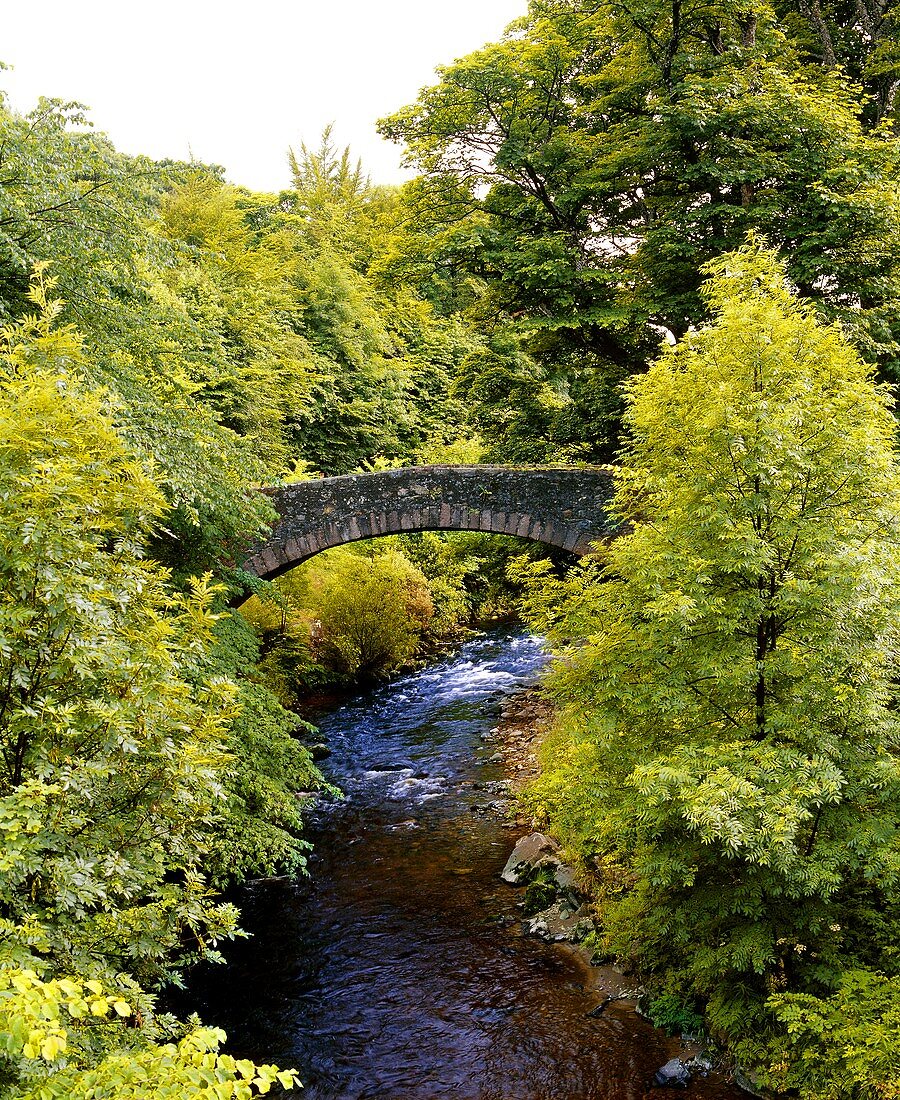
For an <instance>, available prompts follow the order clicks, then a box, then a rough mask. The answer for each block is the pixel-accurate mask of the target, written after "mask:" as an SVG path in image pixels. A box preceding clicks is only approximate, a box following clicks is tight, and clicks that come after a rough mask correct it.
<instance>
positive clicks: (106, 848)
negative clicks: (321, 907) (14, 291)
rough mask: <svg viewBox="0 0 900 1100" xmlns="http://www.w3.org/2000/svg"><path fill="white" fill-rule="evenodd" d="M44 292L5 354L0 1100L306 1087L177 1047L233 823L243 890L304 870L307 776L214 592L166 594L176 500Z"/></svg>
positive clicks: (192, 1038)
mask: <svg viewBox="0 0 900 1100" xmlns="http://www.w3.org/2000/svg"><path fill="white" fill-rule="evenodd" d="M31 298H32V300H33V303H34V304H35V305H36V306H37V307H38V308H39V313H37V314H33V315H28V316H26V318H25V319H24V320H23V321H21V322H20V323H18V324H17V325H14V326H9V327H7V328H6V329H5V330H4V331H3V333H2V338H0V340H2V342H0V575H2V584H0V683H2V685H3V686H2V689H0V833H2V840H3V843H2V846H0V1092H2V1094H3V1095H4V1096H9V1097H10V1098H11V1100H12V1098H16V1100H46V1098H48V1097H49V1098H52V1097H60V1098H62V1097H66V1098H70V1097H74V1098H77V1097H84V1098H85V1100H87V1098H88V1097H98V1096H110V1097H112V1096H121V1095H124V1094H125V1093H126V1092H127V1094H128V1095H129V1096H134V1097H139V1096H147V1097H150V1096H153V1097H157V1096H165V1095H171V1096H179V1097H182V1096H196V1097H198V1098H203V1097H209V1098H210V1100H212V1098H213V1097H234V1098H235V1100H238V1098H249V1097H251V1096H254V1095H258V1094H261V1093H264V1092H267V1091H269V1089H270V1087H271V1085H272V1084H273V1083H275V1082H276V1081H277V1082H280V1083H281V1084H282V1085H284V1086H285V1087H288V1088H290V1087H292V1086H293V1084H294V1082H295V1076H294V1074H293V1073H292V1072H290V1071H288V1072H281V1071H279V1070H278V1069H277V1068H276V1067H274V1066H265V1065H263V1066H254V1065H253V1063H251V1062H248V1061H242V1062H239V1061H235V1060H234V1059H233V1058H230V1057H229V1056H225V1055H219V1054H217V1049H218V1046H219V1043H220V1041H221V1040H222V1038H224V1036H223V1035H222V1034H221V1033H220V1032H215V1031H210V1030H207V1029H202V1028H200V1027H193V1028H192V1029H190V1030H189V1031H188V1032H186V1033H183V1034H182V1037H181V1038H180V1041H179V1042H178V1043H177V1044H174V1043H171V1042H163V1043H162V1044H161V1043H160V1040H165V1039H169V1038H172V1037H175V1036H176V1035H177V1034H178V1032H179V1030H181V1031H182V1032H184V1029H179V1027H178V1025H177V1022H176V1021H174V1020H173V1019H171V1018H169V1017H163V1016H159V1015H157V1014H156V1011H155V1005H154V999H153V997H152V995H149V994H148V993H147V992H145V990H146V989H157V988H159V987H160V986H161V985H163V984H164V983H166V982H172V981H176V982H177V981H179V980H180V976H181V972H182V970H183V968H184V967H185V966H186V965H189V964H191V963H192V962H194V961H197V960H199V959H212V960H215V959H217V958H218V957H219V956H218V954H217V951H216V945H217V943H218V942H219V941H220V940H222V939H223V938H227V937H231V936H233V935H235V934H236V933H237V931H238V930H237V924H236V921H237V912H236V910H235V909H234V907H233V906H232V905H228V904H223V903H222V902H220V901H219V900H218V899H217V898H216V896H215V895H214V893H213V892H212V891H211V890H210V889H209V887H208V885H207V878H206V875H205V867H204V864H205V863H207V862H211V861H212V860H213V857H214V855H215V851H216V845H217V844H218V845H219V848H220V850H221V848H222V846H223V845H224V844H225V843H226V841H227V837H226V840H223V839H222V838H221V836H219V837H218V839H217V840H215V841H214V840H213V838H214V837H217V834H219V833H220V830H221V829H222V826H223V823H224V825H225V832H226V834H227V832H228V829H229V828H230V829H232V830H235V829H236V828H237V827H238V826H239V825H240V826H243V833H242V837H241V843H240V844H238V843H237V842H234V841H233V844H232V848H233V852H232V864H231V867H230V873H231V874H232V875H234V874H236V873H237V874H240V873H247V871H248V869H249V868H255V867H257V866H260V865H262V866H268V865H269V864H271V863H272V862H273V861H275V860H283V861H284V862H290V861H291V860H293V861H294V862H295V863H296V862H298V859H299V855H298V853H299V851H300V850H302V845H300V844H299V843H298V842H297V840H296V838H295V836H292V835H290V834H289V833H288V832H287V830H288V829H294V830H295V831H296V829H298V828H299V818H298V815H297V810H296V807H292V817H291V819H290V820H289V821H286V820H285V818H286V816H287V814H286V811H285V808H284V807H285V803H286V802H287V799H288V795H287V792H286V790H285V788H284V786H283V784H284V782H285V779H284V776H280V777H278V778H277V779H276V776H275V774H274V769H275V768H277V767H278V766H282V767H284V766H288V765H294V764H296V765H300V766H301V767H305V778H312V779H314V778H315V773H314V769H312V768H311V767H310V765H309V760H308V757H307V756H306V755H305V754H302V753H299V752H291V751H290V749H292V748H293V744H292V742H291V741H290V737H289V734H288V731H289V730H290V728H291V725H292V723H290V722H285V718H286V717H287V716H286V715H284V714H283V712H282V713H278V712H277V708H276V705H275V704H274V701H272V704H271V705H269V706H268V711H267V710H266V704H267V699H266V698H265V695H264V693H262V691H261V689H260V691H259V692H257V693H255V694H253V693H248V691H247V689H245V688H244V687H243V686H242V689H241V691H240V693H238V699H237V701H236V699H235V696H236V688H235V685H234V684H233V683H231V682H230V681H229V680H227V679H226V678H224V677H223V676H222V675H221V668H219V669H214V668H211V667H210V660H209V657H208V655H207V654H208V649H209V646H210V644H211V641H212V637H213V630H214V628H215V625H216V620H217V616H216V615H215V614H214V613H213V610H212V601H213V598H214V596H215V595H216V589H215V588H213V587H212V586H211V584H210V582H209V578H208V577H207V578H204V579H202V580H196V579H195V580H193V581H192V582H191V584H190V588H189V591H188V592H187V593H182V594H178V593H175V594H173V592H172V590H171V588H170V586H169V584H168V579H169V578H168V575H167V574H166V572H165V571H164V570H163V569H162V568H160V566H159V565H157V564H155V563H153V562H150V561H148V560H146V559H145V558H144V547H145V544H146V542H147V540H148V538H149V536H150V535H151V534H152V532H153V531H154V529H155V528H156V526H157V525H158V523H159V522H160V520H161V518H162V517H163V515H164V513H165V511H166V505H165V501H164V498H163V496H162V494H161V493H160V492H159V490H158V488H157V486H156V485H155V484H154V482H153V481H152V480H151V479H150V478H148V476H147V474H146V472H145V471H144V469H143V467H142V464H141V462H140V461H139V460H138V458H137V457H136V456H135V455H134V453H133V452H132V451H131V450H130V449H129V447H128V446H127V445H126V443H125V442H124V440H123V438H122V436H121V435H120V434H119V433H118V432H117V431H116V429H115V427H114V426H113V423H112V420H111V417H110V412H111V411H112V410H114V409H115V403H114V401H113V400H112V399H111V398H110V397H109V396H108V395H104V394H103V393H97V392H95V391H94V390H93V388H92V387H90V386H89V385H87V384H86V383H85V381H84V378H83V375H84V374H86V373H87V371H86V358H85V355H84V352H83V348H82V342H81V340H80V338H79V337H78V336H77V334H76V333H75V332H74V331H72V330H71V329H69V328H65V327H64V328H61V329H57V330H56V331H54V330H53V328H52V326H51V322H52V320H53V318H54V317H55V316H57V315H58V313H59V309H60V307H59V305H58V303H50V302H48V300H47V287H46V285H45V284H44V283H43V282H42V281H41V279H40V277H39V278H38V280H37V281H36V283H35V285H34V287H33V289H32V291H31ZM250 656H251V658H252V653H251V654H250ZM223 663H224V662H222V661H221V660H220V662H219V664H220V666H221V664H223ZM241 696H246V698H241ZM248 700H249V702H250V703H251V704H254V705H255V706H254V707H252V708H251V707H247V709H248V711H250V710H251V709H252V713H248V714H247V715H246V716H244V715H241V717H240V720H238V721H235V707H236V702H237V704H238V705H239V704H241V703H243V704H244V705H245V706H247V703H248ZM262 716H268V717H269V718H270V726H269V727H266V726H265V725H264V724H262V722H260V726H261V728H257V727H251V726H250V722H251V721H252V719H253V718H257V719H259V718H261V717H262ZM273 716H274V718H273ZM272 724H274V726H275V728H274V729H272V728H271V726H272ZM229 749H232V750H233V751H234V756H233V757H232V756H230V755H229V751H228V750H229ZM276 750H280V754H279V753H278V752H277V751H276ZM263 757H265V759H263ZM266 780H268V781H269V785H268V787H266V784H265V781H266ZM265 795H268V800H267V801H266V799H265V798H264V797H263V796H265ZM254 799H255V801H254ZM270 810H271V811H272V814H273V820H272V822H271V824H268V825H267V826H265V827H264V826H263V825H262V824H261V822H260V821H259V820H258V818H257V817H256V816H255V815H257V814H259V813H262V812H267V811H270ZM279 815H280V816H279ZM261 833H262V834H263V836H262V837H261V836H260V834H261ZM273 838H274V841H275V843H273V844H272V850H267V851H265V852H264V853H263V852H261V851H260V850H259V849H260V848H261V847H262V846H263V845H264V844H265V843H266V842H271V841H272V840H273ZM232 839H233V838H232ZM279 841H280V844H281V846H280V848H279V847H278V842H279ZM224 858H226V857H225V856H224V855H223V857H222V859H223V861H224ZM105 990H108V991H109V992H105Z"/></svg>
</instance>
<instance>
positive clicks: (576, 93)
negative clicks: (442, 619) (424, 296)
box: [382, 0, 900, 457]
mask: <svg viewBox="0 0 900 1100" xmlns="http://www.w3.org/2000/svg"><path fill="white" fill-rule="evenodd" d="M817 4H818V0H817ZM848 7H849V5H848ZM789 15H790V13H786V14H785V16H784V18H781V19H779V15H778V13H777V12H776V11H775V10H774V9H773V8H772V7H771V6H769V5H767V4H754V5H749V4H746V3H726V4H703V3H700V4H690V5H687V4H683V3H680V2H678V0H676V2H674V3H672V2H665V0H650V2H647V3H641V4H620V3H616V4H612V3H602V4H592V5H585V4H583V3H581V2H580V0H535V2H533V3H532V4H531V6H530V9H529V14H528V15H527V16H526V17H524V18H523V19H521V20H519V21H517V22H516V23H514V24H513V25H512V27H511V28H510V30H509V31H508V33H507V34H506V36H505V37H504V38H503V40H502V41H500V42H499V43H496V44H492V45H488V46H486V47H484V48H483V49H481V50H479V51H476V52H475V53H473V54H470V55H469V56H467V57H465V58H463V59H461V60H460V61H458V62H456V63H454V64H453V65H450V66H448V67H446V68H444V69H442V70H441V73H440V82H439V83H438V84H436V85H435V86H434V87H431V88H427V89H425V90H424V91H423V92H422V93H421V96H420V98H419V100H418V102H417V103H415V104H414V105H412V106H409V107H406V108H404V109H403V110H401V111H399V112H397V113H396V114H395V115H393V116H392V117H390V118H388V119H386V120H385V121H384V122H383V123H382V130H383V132H384V133H385V134H386V135H387V136H389V137H391V138H393V139H395V140H397V141H402V142H404V143H405V144H406V146H407V149H408V157H409V160H410V161H411V163H413V164H415V165H417V166H418V167H419V168H420V169H421V171H422V172H423V173H424V179H423V180H422V181H420V183H419V184H418V186H417V188H416V189H415V191H413V192H411V196H412V200H413V202H414V209H415V210H416V211H417V212H419V211H422V212H424V216H423V218H422V220H423V221H424V223H425V224H426V225H429V226H430V228H429V230H428V232H427V233H425V234H421V235H420V243H421V244H422V245H423V247H426V248H427V247H430V248H431V255H432V267H433V269H434V270H435V272H437V273H440V272H442V271H444V270H446V267H447V265H448V264H454V265H456V267H457V268H459V269H461V270H462V271H465V272H467V273H468V274H469V275H470V277H472V278H476V279H478V280H480V281H481V282H482V284H483V288H484V289H483V292H482V293H481V294H480V295H479V296H478V297H477V298H476V302H475V304H474V305H473V306H472V307H469V308H470V310H471V311H472V313H473V316H475V317H477V318H478V319H479V321H480V323H481V324H483V325H486V326H487V330H488V331H491V330H492V329H493V330H496V327H497V326H498V325H503V326H505V327H508V328H511V329H512V331H513V332H514V333H515V334H516V335H517V336H518V338H519V339H520V340H521V341H522V342H523V344H524V349H525V350H526V351H527V352H528V353H529V354H530V356H531V357H532V358H533V359H534V361H535V362H536V364H537V367H538V376H539V379H541V380H543V381H544V382H545V383H546V384H547V385H548V386H550V387H551V388H552V390H553V391H554V392H555V393H557V394H558V395H559V398H560V402H559V406H560V407H559V409H558V410H557V412H556V415H555V416H554V417H553V418H552V421H553V422H552V425H551V427H550V429H549V436H550V439H551V440H552V441H554V442H555V443H556V444H557V445H558V446H563V447H564V446H567V445H569V446H571V445H576V444H577V445H580V449H581V451H582V454H583V455H585V456H593V457H602V456H604V455H609V454H611V453H612V450H613V449H614V443H615V434H616V422H617V420H618V417H619V416H620V413H621V406H620V402H619V399H618V387H619V383H620V382H621V380H622V379H623V378H624V377H627V376H629V375H631V374H633V373H635V372H637V371H640V370H642V369H643V366H644V363H645V362H646V361H647V359H648V358H650V357H651V355H652V354H654V350H655V347H656V344H657V343H658V339H659V334H660V332H667V333H669V334H674V336H675V337H679V336H681V335H683V334H684V333H685V332H686V331H687V330H688V328H689V327H690V326H691V325H696V324H699V323H702V322H703V321H704V320H705V319H706V317H707V313H706V304H705V301H704V299H703V297H702V295H701V294H700V292H699V286H700V282H701V268H702V267H703V264H704V263H706V262H707V261H709V260H711V259H713V258H714V257H716V256H717V255H720V254H721V253H722V252H724V251H727V250H729V249H734V248H737V247H739V246H740V244H741V242H742V240H743V239H744V235H745V233H746V232H747V231H748V230H750V229H756V230H759V231H761V232H763V233H765V234H766V235H767V237H768V239H769V240H770V242H771V244H772V246H773V247H776V248H778V249H779V250H780V251H781V253H782V255H783V257H784V258H785V260H786V262H787V263H788V270H789V273H790V276H791V278H792V279H793V281H794V282H795V284H796V285H797V287H798V288H799V289H800V291H801V292H802V293H803V294H804V295H805V296H806V297H808V298H810V299H811V300H813V301H816V302H817V303H818V305H819V307H820V308H821V310H822V311H823V313H824V314H825V315H826V316H827V317H829V318H839V319H841V320H842V322H843V323H844V324H845V325H846V326H847V329H848V331H849V332H850V333H851V334H852V337H853V340H854V342H855V344H856V346H857V347H858V349H859V350H861V351H862V352H863V354H864V355H865V357H866V358H867V359H868V360H869V361H870V362H872V363H876V364H877V365H878V366H879V368H880V369H881V371H882V372H883V375H882V376H883V377H888V378H894V377H896V375H897V370H898V368H897V363H898V361H900V356H898V346H900V345H898V340H897V335H898V334H897V328H896V322H895V317H896V313H897V310H896V303H897V300H898V295H900V269H898V256H900V247H898V242H900V237H898V228H900V223H898V219H897V210H898V205H897V202H896V189H897V183H896V166H895V165H896V160H895V158H896V146H895V143H894V142H893V140H892V139H891V136H890V133H889V132H887V131H886V130H884V129H881V130H879V129H870V128H867V126H866V125H865V123H864V120H863V118H862V117H861V116H862V113H863V109H864V102H863V100H862V99H861V97H860V94H859V89H858V88H857V87H856V86H855V85H853V84H851V83H850V82H848V80H847V78H846V75H845V73H844V72H843V71H842V70H841V69H839V68H837V67H834V66H832V67H827V68H823V67H822V66H820V65H818V64H809V63H807V62H808V57H807V56H806V55H805V54H804V53H803V51H802V49H801V48H800V47H799V46H798V44H797V41H796V38H795V36H794V35H793V34H792V33H791V27H792V26H793V24H792V23H791V20H790V19H789V18H788V16H789ZM804 26H805V24H804ZM804 33H805V32H804ZM442 210H443V216H442V215H441V211H442ZM422 238H424V239H422ZM486 441H487V442H488V443H489V444H491V443H492V442H493V440H492V439H490V438H488V439H487V440H486Z"/></svg>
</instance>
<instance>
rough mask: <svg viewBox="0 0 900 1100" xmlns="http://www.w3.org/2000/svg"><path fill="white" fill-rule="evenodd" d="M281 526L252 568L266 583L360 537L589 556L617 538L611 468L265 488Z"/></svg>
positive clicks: (424, 470) (448, 469)
mask: <svg viewBox="0 0 900 1100" xmlns="http://www.w3.org/2000/svg"><path fill="white" fill-rule="evenodd" d="M264 492H266V494H267V495H268V496H269V498H270V499H271V501H272V504H273V505H274V506H275V509H276V510H277V512H278V515H279V519H278V521H277V522H276V524H275V526H274V527H273V529H272V537H271V538H270V539H269V540H268V541H267V542H265V543H264V544H260V545H258V546H256V547H254V548H253V549H252V550H251V551H250V554H249V556H248V557H247V558H246V559H245V561H244V562H243V568H244V569H246V570H247V571H248V572H250V573H254V574H256V576H258V577H261V578H263V579H266V580H271V579H272V578H273V577H277V576H278V575H279V574H280V573H284V572H286V571H287V570H288V569H292V568H293V567H294V566H295V565H299V564H300V563H301V562H303V561H306V559H307V558H311V557H313V555H315V554H318V553H320V552H321V551H322V550H327V549H329V547H332V546H340V545H342V544H343V543H347V542H356V541H357V540H359V539H370V538H377V537H378V536H380V535H397V534H403V533H404V532H409V531H487V532H491V533H492V534H497V535H517V536H518V537H519V538H524V539H530V540H532V541H533V542H540V543H544V544H545V545H547V546H554V547H557V548H558V549H560V550H567V551H569V552H570V553H572V554H576V555H583V554H586V553H587V552H588V551H589V550H590V548H591V544H592V543H593V542H596V541H598V540H599V539H604V538H608V537H609V536H610V535H611V534H612V525H611V522H610V520H609V518H608V516H607V504H608V502H609V500H610V498H611V496H612V475H611V473H610V471H609V470H608V469H606V468H604V467H598V466H594V467H578V468H572V467H562V466H558V467H510V466H415V467H406V468H403V469H397V470H382V471H379V472H377V473H367V474H347V475H344V476H343V477H326V478H319V479H316V480H312V481H301V482H296V483H294V484H291V485H286V486H284V487H283V488H278V489H266V490H264Z"/></svg>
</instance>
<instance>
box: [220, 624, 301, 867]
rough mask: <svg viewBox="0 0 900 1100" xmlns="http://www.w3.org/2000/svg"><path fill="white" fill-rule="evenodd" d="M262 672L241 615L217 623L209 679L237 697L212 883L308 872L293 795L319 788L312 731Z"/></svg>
mask: <svg viewBox="0 0 900 1100" xmlns="http://www.w3.org/2000/svg"><path fill="white" fill-rule="evenodd" d="M266 671H267V670H266V668H265V667H264V666H263V667H260V664H259V642H258V640H257V636H256V632H255V631H254V630H253V629H252V627H251V626H250V625H249V623H248V622H247V621H246V620H245V619H244V618H243V616H242V615H240V614H239V613H238V612H236V611H234V612H231V613H230V614H228V615H224V616H223V617H222V618H220V619H219V621H218V622H217V623H216V625H215V628H214V645H213V648H212V651H211V653H210V658H209V662H208V667H207V669H206V674H207V675H209V674H217V675H219V676H223V675H224V676H227V677H228V679H229V680H232V681H234V682H236V684H237V696H236V714H235V716H234V717H233V719H232V720H231V722H230V724H229V728H228V731H227V734H226V736H225V739H224V747H225V749H226V751H228V752H229V754H230V761H229V767H228V769H227V772H226V774H225V775H224V777H223V785H224V788H225V796H226V804H225V807H224V811H223V817H222V820H221V822H220V824H219V825H218V827H217V828H216V831H215V835H214V836H213V837H212V838H211V850H210V853H209V856H208V858H207V860H206V862H205V868H206V871H207V873H208V874H209V876H210V878H211V879H212V881H214V882H215V883H217V884H223V883H228V882H235V881H237V882H240V881H242V880H244V879H247V878H250V877H253V876H261V875H273V874H275V873H285V872H287V873H291V874H295V873H297V872H300V871H303V870H304V869H305V867H306V858H305V853H306V852H307V851H308V849H309V844H308V843H307V842H306V841H304V840H302V839H301V837H302V832H303V810H304V808H305V805H306V802H305V800H304V799H302V798H301V797H298V792H309V791H312V790H316V789H318V788H320V787H321V786H322V785H323V780H322V776H321V774H320V773H319V771H318V769H317V768H316V767H315V765H314V764H313V763H312V759H311V757H310V755H309V752H308V751H307V750H306V748H305V747H304V746H303V743H302V738H303V735H304V734H305V735H307V737H308V736H309V735H310V734H311V733H312V732H314V727H312V726H310V725H309V724H308V723H306V722H304V721H302V719H300V718H298V717H297V716H296V715H295V714H293V713H291V711H289V710H287V709H286V708H285V707H284V706H282V704H281V703H280V702H279V699H278V697H277V695H276V694H275V693H274V692H273V690H272V689H271V687H270V684H269V678H268V677H267V675H266Z"/></svg>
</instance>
